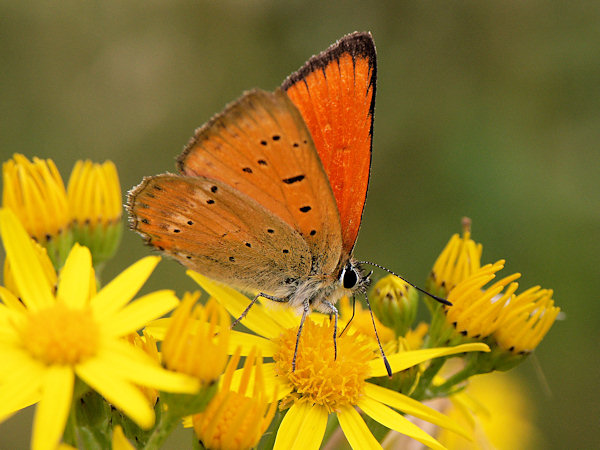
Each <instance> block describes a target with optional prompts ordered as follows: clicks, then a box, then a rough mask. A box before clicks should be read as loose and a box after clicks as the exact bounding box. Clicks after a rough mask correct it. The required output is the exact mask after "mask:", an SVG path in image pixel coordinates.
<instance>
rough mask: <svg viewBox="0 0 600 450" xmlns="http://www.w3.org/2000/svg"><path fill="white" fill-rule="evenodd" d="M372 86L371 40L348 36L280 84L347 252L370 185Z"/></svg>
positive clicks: (367, 36)
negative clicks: (306, 136) (306, 133)
mask: <svg viewBox="0 0 600 450" xmlns="http://www.w3.org/2000/svg"><path fill="white" fill-rule="evenodd" d="M375 82H376V54H375V45H374V43H373V39H372V37H371V35H370V34H369V33H353V34H350V35H347V36H344V37H343V38H342V39H340V41H338V42H337V43H336V44H334V45H332V46H331V47H330V48H329V49H327V50H325V51H324V52H322V53H320V54H319V55H316V56H313V57H312V58H311V59H309V60H308V62H307V63H306V64H305V65H304V66H303V67H301V68H300V70H298V71H297V72H295V73H293V74H292V75H290V76H289V77H288V78H287V79H286V81H285V82H284V83H283V85H282V88H283V89H285V90H286V92H287V94H288V96H289V97H290V99H291V100H292V101H293V102H294V104H295V105H296V106H297V107H298V109H299V110H300V113H301V114H302V117H303V118H304V121H305V123H306V125H307V127H308V129H309V130H310V133H311V135H312V137H313V140H314V142H315V147H316V148H317V151H318V153H319V156H320V159H321V162H322V164H323V167H324V169H325V171H326V172H327V175H328V178H329V181H330V183H331V189H332V190H333V193H334V195H335V199H336V203H337V207H338V210H339V215H340V222H341V227H342V239H343V248H344V252H345V253H347V254H349V253H351V251H352V248H353V247H354V243H355V242H356V237H357V235H358V230H359V227H360V221H361V217H362V212H363V208H364V203H365V199H366V193H367V187H368V182H369V170H370V165H371V141H372V133H373V111H374V106H375Z"/></svg>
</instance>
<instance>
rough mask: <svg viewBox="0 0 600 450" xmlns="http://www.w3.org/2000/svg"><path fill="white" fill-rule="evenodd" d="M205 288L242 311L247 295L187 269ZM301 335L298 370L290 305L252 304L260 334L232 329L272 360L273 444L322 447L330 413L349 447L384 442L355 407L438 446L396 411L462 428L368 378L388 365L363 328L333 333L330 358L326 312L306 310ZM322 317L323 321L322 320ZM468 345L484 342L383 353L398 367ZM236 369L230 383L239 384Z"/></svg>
mask: <svg viewBox="0 0 600 450" xmlns="http://www.w3.org/2000/svg"><path fill="white" fill-rule="evenodd" d="M188 273H189V274H190V276H191V277H192V278H193V279H194V280H196V282H198V283H199V284H200V285H201V286H202V288H203V289H204V290H206V291H207V292H208V293H209V294H210V295H211V296H212V297H214V298H216V299H217V300H218V301H219V302H221V303H222V304H223V305H224V306H225V308H227V310H228V311H229V313H230V314H232V315H233V316H234V317H239V315H240V314H241V312H242V311H243V310H244V309H245V307H246V306H247V304H248V302H249V299H248V298H247V297H245V296H243V295H242V294H240V293H239V292H237V291H235V290H234V289H231V288H229V287H227V286H223V285H220V284H216V283H213V282H211V281H210V280H209V279H207V278H206V277H204V276H202V275H200V274H197V273H195V272H191V271H190V272H188ZM311 317H315V320H317V322H315V320H312V319H311V318H309V319H307V321H306V323H305V327H304V329H303V332H302V336H301V339H300V345H299V349H298V356H297V360H296V362H297V364H296V370H295V371H292V358H293V349H294V346H295V342H296V333H297V330H298V325H299V322H300V319H299V317H298V316H297V315H295V314H294V313H293V312H292V311H291V309H290V308H285V309H279V310H275V309H269V310H267V309H266V308H264V307H262V305H260V304H257V305H255V306H254V307H253V308H252V309H251V310H250V311H249V312H248V315H247V316H246V317H245V318H244V325H245V326H246V327H247V328H249V329H250V330H252V331H254V332H256V333H257V334H258V335H251V334H248V333H242V332H236V331H232V334H231V341H230V351H231V348H232V346H233V347H234V348H235V347H237V346H238V345H239V346H241V354H242V355H248V354H249V353H250V350H251V349H252V347H254V346H257V347H258V348H259V349H260V351H261V353H262V354H263V355H264V356H265V357H271V358H273V362H272V363H267V364H264V365H263V368H264V371H265V385H266V387H267V392H271V391H272V390H273V389H276V391H277V393H278V396H277V397H278V399H283V400H284V401H283V405H284V406H287V405H291V407H290V408H289V410H288V411H287V413H286V415H285V417H284V419H283V421H282V423H281V426H280V427H279V430H278V432H277V437H276V441H275V448H276V449H294V448H298V449H311V448H314V449H316V448H319V446H320V444H321V441H322V440H323V436H324V433H325V427H326V425H327V419H328V416H329V414H335V415H336V416H337V419H338V421H339V423H340V425H341V427H342V430H343V431H344V434H345V435H346V437H347V439H348V441H349V442H350V444H351V446H352V447H353V448H360V449H366V448H381V447H380V445H379V443H378V442H377V440H376V439H375V437H374V436H373V435H372V434H371V432H370V431H369V429H368V428H367V425H366V424H365V422H364V420H363V419H362V417H361V415H360V413H359V412H358V411H357V410H356V407H359V408H360V409H361V410H362V411H363V412H364V413H365V414H367V415H368V416H370V417H371V418H373V419H374V420H375V421H377V422H379V423H381V424H383V425H384V426H386V427H388V428H390V429H395V430H397V431H399V432H401V433H403V434H406V435H408V436H411V437H412V438H413V439H416V440H418V441H419V442H422V443H424V444H425V445H428V446H430V447H432V448H443V447H442V446H441V445H440V444H439V443H438V442H437V441H436V440H435V439H433V438H432V437H431V436H429V435H428V434H427V433H425V432H424V431H422V430H421V429H420V428H419V427H417V426H415V425H414V424H412V423H410V422H409V421H408V420H407V419H406V418H405V417H403V416H402V415H401V414H400V413H398V412H397V411H395V410H399V411H402V412H404V413H408V414H411V415H414V416H416V417H420V418H423V419H424V420H427V421H429V422H431V423H435V424H438V425H441V426H443V427H447V428H449V429H451V430H453V431H456V432H459V433H463V434H464V431H462V430H461V428H460V427H457V426H455V424H453V423H452V422H451V421H448V420H447V418H446V417H445V416H444V415H442V414H440V413H439V412H437V411H434V410H432V409H431V408H427V407H425V406H424V405H422V404H421V403H419V402H418V401H416V400H414V399H411V398H410V397H407V396H404V395H402V394H400V393H397V392H394V391H391V390H389V389H386V388H384V387H381V386H377V385H375V384H373V383H371V382H370V381H369V378H372V377H381V376H384V375H386V373H387V371H386V368H385V366H384V364H383V361H382V359H381V357H380V356H378V355H379V354H378V352H377V350H376V349H377V347H376V346H374V345H373V342H372V341H371V340H369V339H365V337H364V336H362V335H361V334H360V333H354V332H352V330H349V331H348V332H347V333H344V334H343V335H342V336H340V337H339V338H338V341H337V345H338V355H337V358H334V351H333V342H332V334H333V324H332V323H331V321H329V320H327V319H326V317H324V316H319V315H317V314H313V315H311ZM319 322H320V323H319ZM471 351H488V348H487V346H486V345H483V344H466V345H461V346H457V347H452V348H433V349H425V350H415V351H407V352H400V353H396V354H393V355H388V360H389V363H390V366H391V368H392V372H394V373H396V372H399V371H402V370H405V369H407V368H409V367H412V366H414V365H417V364H420V363H422V362H424V361H428V360H430V359H432V358H437V357H440V356H447V355H453V354H458V353H462V352H471ZM242 377H243V375H242V373H241V372H240V371H238V372H236V373H235V375H234V377H233V381H232V386H237V385H238V384H239V383H241V380H242Z"/></svg>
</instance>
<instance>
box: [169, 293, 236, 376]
mask: <svg viewBox="0 0 600 450" xmlns="http://www.w3.org/2000/svg"><path fill="white" fill-rule="evenodd" d="M198 297H199V294H198V293H197V294H196V295H190V294H186V295H185V296H184V298H183V301H182V303H181V304H180V305H179V307H178V308H177V309H176V310H175V312H174V313H173V315H172V317H171V319H170V320H169V327H168V329H167V332H166V335H165V338H164V341H163V343H162V347H161V351H162V356H163V359H164V362H165V365H166V366H167V368H169V369H170V370H175V371H177V372H180V373H186V374H188V375H191V376H193V377H195V378H197V379H199V380H200V382H201V383H202V384H203V385H207V384H210V383H212V382H214V381H215V380H217V379H218V378H219V376H220V375H221V374H222V373H223V369H224V368H225V364H226V363H227V356H228V353H227V350H228V345H229V335H230V322H229V316H228V315H227V312H226V311H225V310H224V309H223V307H222V306H221V305H219V304H218V303H217V302H216V301H214V300H210V301H209V302H208V303H207V304H206V305H205V306H203V305H200V304H198V305H196V307H195V308H193V306H194V304H195V303H196V301H197V300H198ZM192 308H193V309H192Z"/></svg>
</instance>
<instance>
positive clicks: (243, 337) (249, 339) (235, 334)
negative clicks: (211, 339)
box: [229, 330, 276, 358]
mask: <svg viewBox="0 0 600 450" xmlns="http://www.w3.org/2000/svg"><path fill="white" fill-rule="evenodd" d="M238 347H240V350H241V353H240V354H241V355H242V356H248V355H249V354H250V351H251V350H252V348H253V347H256V348H257V349H259V350H260V353H261V355H262V356H263V357H265V358H270V357H272V356H273V353H274V352H275V350H276V346H275V344H274V343H273V341H270V340H269V339H265V338H263V337H260V336H255V335H253V334H249V333H243V332H241V331H233V330H232V331H231V334H230V335H229V354H230V355H233V352H235V349H236V348H238Z"/></svg>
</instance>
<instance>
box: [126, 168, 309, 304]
mask: <svg viewBox="0 0 600 450" xmlns="http://www.w3.org/2000/svg"><path fill="white" fill-rule="evenodd" d="M129 211H130V217H131V218H132V219H131V225H132V228H133V229H134V230H135V231H137V232H138V233H140V234H141V235H142V236H144V238H145V239H146V242H147V243H148V244H150V245H152V246H154V247H155V248H157V249H159V250H162V251H164V252H165V253H167V254H169V255H170V256H172V257H174V258H175V259H177V260H178V261H179V262H181V263H182V264H184V265H185V266H187V267H189V268H191V269H194V270H196V271H198V272H201V273H203V274H205V275H207V276H209V277H211V278H214V279H215V280H219V281H222V282H225V283H228V284H231V285H233V286H236V287H240V288H243V289H254V290H257V291H261V292H271V293H277V292H280V291H278V289H280V288H281V287H282V286H283V287H285V286H286V284H290V283H292V282H293V281H295V280H297V279H300V278H304V277H306V276H308V274H309V273H310V268H311V253H310V250H309V248H308V245H307V244H306V242H305V240H304V239H303V238H302V236H300V234H299V233H298V232H297V231H296V230H294V229H293V228H292V227H290V226H289V225H288V224H287V223H285V222H284V221H282V220H281V219H279V218H278V217H276V216H275V215H273V214H272V213H271V212H269V211H267V210H266V209H265V208H264V207H262V206H261V205H259V204H258V203H256V202H255V201H254V200H252V199H251V198H249V197H247V196H246V195H245V194H243V193H241V192H239V191H238V190H236V189H233V188H232V187H230V186H229V185H227V184H225V183H223V182H221V181H219V180H214V179H209V178H207V177H203V176H198V177H185V176H180V175H171V174H163V175H157V176H153V177H147V178H145V179H144V180H143V181H142V183H141V184H140V185H139V186H137V187H136V188H134V189H133V190H132V191H131V192H130V194H129Z"/></svg>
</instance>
